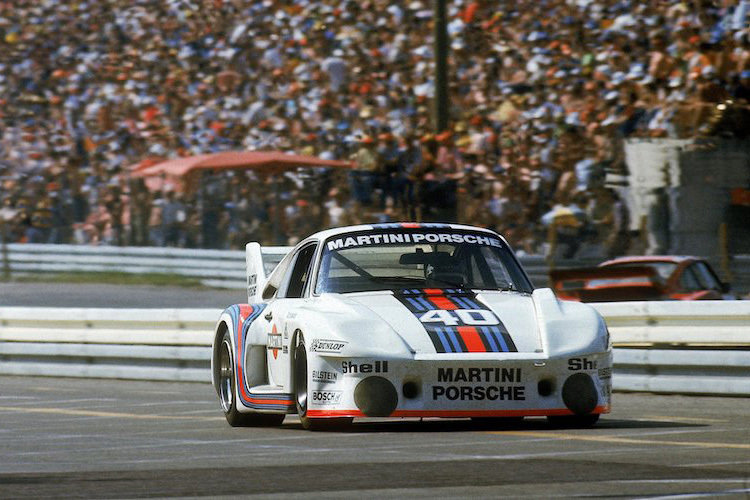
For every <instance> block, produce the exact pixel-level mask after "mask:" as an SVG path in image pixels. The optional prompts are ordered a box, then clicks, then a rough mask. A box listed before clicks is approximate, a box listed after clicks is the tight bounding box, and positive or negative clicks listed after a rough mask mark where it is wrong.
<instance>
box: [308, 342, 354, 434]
mask: <svg viewBox="0 0 750 500" xmlns="http://www.w3.org/2000/svg"><path fill="white" fill-rule="evenodd" d="M308 396H309V394H308V392H307V349H306V348H305V337H304V336H303V335H302V333H301V332H300V333H298V334H297V336H296V340H295V346H294V404H295V406H296V407H297V415H299V420H300V422H301V423H302V428H303V429H306V430H309V431H330V430H341V429H345V428H346V427H348V426H349V425H350V424H351V423H352V420H353V419H352V418H351V417H343V418H310V417H308V416H307V407H308Z"/></svg>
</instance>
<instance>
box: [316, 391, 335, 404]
mask: <svg viewBox="0 0 750 500" xmlns="http://www.w3.org/2000/svg"><path fill="white" fill-rule="evenodd" d="M312 402H313V403H314V404H318V405H336V404H339V403H340V402H341V391H312Z"/></svg>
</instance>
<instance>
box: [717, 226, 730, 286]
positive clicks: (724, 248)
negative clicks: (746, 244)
mask: <svg viewBox="0 0 750 500" xmlns="http://www.w3.org/2000/svg"><path fill="white" fill-rule="evenodd" d="M719 258H720V259H721V270H722V271H723V272H724V277H725V278H726V280H727V281H728V282H730V283H731V282H732V281H733V280H732V270H731V268H730V267H729V234H728V231H727V223H726V222H722V223H721V224H719Z"/></svg>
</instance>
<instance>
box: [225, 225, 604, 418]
mask: <svg viewBox="0 0 750 500" xmlns="http://www.w3.org/2000/svg"><path fill="white" fill-rule="evenodd" d="M246 253H247V274H248V276H247V278H248V302H249V304H238V305H233V306H231V307H229V308H228V309H226V310H225V311H224V312H223V313H222V315H221V317H220V319H219V321H218V323H217V327H216V333H215V337H214V342H213V355H212V363H211V371H212V380H213V385H214V388H215V389H216V392H217V393H218V395H219V399H220V401H221V407H222V409H223V411H224V414H225V416H226V418H227V421H228V422H229V424H230V425H232V426H242V425H280V424H281V422H282V421H283V420H284V416H285V415H286V414H294V413H296V414H297V415H299V418H300V420H301V421H302V425H303V427H305V428H306V429H321V428H331V427H333V426H341V425H345V424H348V423H350V422H351V421H352V419H353V418H355V417H450V418H456V417H472V418H477V419H481V421H483V422H488V421H489V422H493V423H502V422H507V421H518V420H520V419H522V418H523V417H525V416H546V417H547V418H548V419H549V420H550V421H553V422H555V423H556V424H557V425H567V426H576V427H584V426H590V425H593V424H594V423H595V422H596V421H597V419H598V418H599V415H600V414H601V413H607V412H609V411H610V399H611V398H610V394H611V374H612V346H611V342H610V338H609V333H608V331H607V327H606V325H605V323H604V321H603V320H602V318H601V316H600V315H599V314H598V313H597V312H596V311H595V310H594V309H593V308H592V307H590V306H588V305H586V304H581V303H577V302H561V301H558V300H557V299H556V298H555V296H554V294H553V293H552V291H551V290H550V289H548V288H542V289H536V290H535V289H534V288H533V286H532V284H531V282H530V281H529V279H528V277H527V276H526V274H525V273H524V271H523V269H522V268H521V266H520V265H519V263H518V261H517V260H516V258H515V257H514V255H513V252H512V251H511V249H510V248H509V246H508V244H507V242H506V241H505V240H504V239H503V238H502V237H501V236H499V235H498V234H497V233H495V232H493V231H489V230H486V229H480V228H475V227H470V226H462V225H454V224H418V223H394V224H373V225H361V226H352V227H344V228H338V229H330V230H326V231H321V232H319V233H316V234H314V235H312V236H310V237H309V238H307V239H305V240H303V241H302V242H301V243H299V244H298V245H297V246H295V247H294V248H293V249H291V251H289V253H288V254H287V255H286V256H285V257H284V258H283V259H282V260H281V262H280V263H279V264H278V265H277V266H276V268H275V269H274V270H273V272H271V274H270V276H268V278H266V273H265V269H264V263H263V257H262V255H263V250H262V249H261V247H260V245H259V244H258V243H249V244H248V245H247V249H246Z"/></svg>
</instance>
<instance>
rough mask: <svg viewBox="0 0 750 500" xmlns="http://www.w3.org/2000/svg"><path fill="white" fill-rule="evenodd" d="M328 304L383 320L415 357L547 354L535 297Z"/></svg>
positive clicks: (470, 295)
mask: <svg viewBox="0 0 750 500" xmlns="http://www.w3.org/2000/svg"><path fill="white" fill-rule="evenodd" d="M328 300H331V301H335V302H339V304H340V306H343V308H345V309H349V310H350V311H351V312H354V311H356V312H357V315H358V316H359V317H360V318H361V319H369V320H371V319H372V318H379V319H380V320H381V321H382V322H383V323H385V324H386V325H387V326H388V327H389V329H390V330H391V331H392V332H393V333H394V334H395V335H396V336H398V337H400V339H401V341H402V342H403V343H404V344H406V345H407V346H408V347H409V349H410V350H411V352H412V353H415V354H434V353H469V352H519V353H529V352H541V351H542V340H541V336H540V332H539V328H538V326H537V324H538V320H537V314H536V307H535V303H534V299H533V298H532V296H531V295H530V294H525V293H519V292H508V291H503V292H500V291H484V292H481V291H476V292H475V291H463V290H460V291H459V290H450V289H448V290H442V289H428V290H403V291H399V292H390V291H378V292H361V293H349V294H340V295H339V294H333V295H330V296H329V297H328ZM393 340H394V341H396V340H397V339H393Z"/></svg>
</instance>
